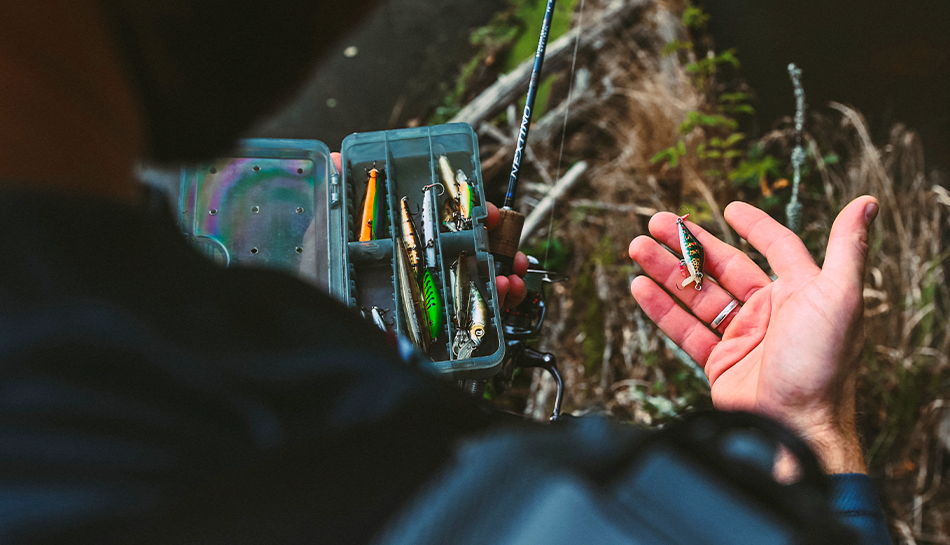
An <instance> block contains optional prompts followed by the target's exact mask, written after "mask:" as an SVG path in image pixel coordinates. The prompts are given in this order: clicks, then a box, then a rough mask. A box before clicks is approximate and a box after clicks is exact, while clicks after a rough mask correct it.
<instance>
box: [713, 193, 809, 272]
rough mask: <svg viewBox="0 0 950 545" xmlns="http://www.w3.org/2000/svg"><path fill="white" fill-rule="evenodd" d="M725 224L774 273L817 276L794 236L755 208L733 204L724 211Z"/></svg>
mask: <svg viewBox="0 0 950 545" xmlns="http://www.w3.org/2000/svg"><path fill="white" fill-rule="evenodd" d="M724 215H725V217H726V221H728V222H729V225H732V227H733V229H735V230H736V233H739V236H740V237H742V238H744V239H746V240H748V241H749V244H751V245H752V246H753V247H754V248H755V249H756V250H758V251H759V253H761V254H762V255H764V256H765V258H766V259H768V260H769V265H770V266H771V267H772V270H773V271H775V274H777V275H778V276H780V277H781V276H783V275H787V274H794V273H812V274H818V272H820V269H819V268H818V265H816V264H815V260H814V259H812V258H811V254H809V253H808V248H806V247H805V244H804V243H803V242H802V240H801V239H800V238H798V235H796V234H795V233H793V232H792V231H790V230H789V229H788V228H787V227H785V226H784V225H782V224H780V223H779V222H777V221H775V220H774V219H772V217H771V216H769V215H768V214H766V213H765V212H763V211H761V210H759V209H758V208H756V207H754V206H752V205H749V204H746V203H744V202H738V201H737V202H733V203H731V204H729V206H727V207H726V210H725V212H724Z"/></svg>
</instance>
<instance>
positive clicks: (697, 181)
mask: <svg viewBox="0 0 950 545" xmlns="http://www.w3.org/2000/svg"><path fill="white" fill-rule="evenodd" d="M683 168H684V172H686V173H687V177H688V178H689V180H691V181H692V182H693V185H695V186H696V189H697V190H698V191H699V192H700V194H702V196H703V198H704V199H706V204H708V205H709V210H710V211H712V215H713V217H714V218H715V219H716V223H718V224H719V228H720V229H722V238H723V239H725V241H726V243H727V244H729V245H730V246H735V245H736V237H734V236H732V229H730V228H729V224H728V223H726V218H725V216H723V215H722V209H721V208H719V203H718V202H716V196H715V195H713V192H712V190H711V189H709V186H708V185H706V182H704V181H703V178H702V176H700V175H699V174H697V173H696V171H695V170H693V169H692V168H690V167H687V166H686V165H685V164H684V165H683Z"/></svg>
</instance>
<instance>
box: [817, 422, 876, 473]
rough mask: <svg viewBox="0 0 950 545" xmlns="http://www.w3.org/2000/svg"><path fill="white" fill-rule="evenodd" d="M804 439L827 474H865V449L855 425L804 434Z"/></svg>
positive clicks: (866, 469) (866, 470)
mask: <svg viewBox="0 0 950 545" xmlns="http://www.w3.org/2000/svg"><path fill="white" fill-rule="evenodd" d="M802 439H804V441H805V442H806V443H807V444H808V446H809V447H811V449H812V450H813V451H814V452H815V455H816V456H817V457H818V462H819V463H820V464H821V467H822V469H823V470H824V471H825V473H827V474H829V475H831V474H836V473H864V474H867V472H868V468H867V464H866V463H865V461H864V449H863V448H862V447H861V441H860V439H859V438H858V434H857V430H855V428H854V426H853V425H849V426H842V427H835V428H832V429H819V430H812V431H810V432H806V433H803V435H802Z"/></svg>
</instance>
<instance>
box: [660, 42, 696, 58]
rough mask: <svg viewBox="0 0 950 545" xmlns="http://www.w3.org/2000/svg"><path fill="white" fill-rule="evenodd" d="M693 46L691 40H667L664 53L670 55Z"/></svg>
mask: <svg viewBox="0 0 950 545" xmlns="http://www.w3.org/2000/svg"><path fill="white" fill-rule="evenodd" d="M692 48H693V44H692V43H691V42H683V41H680V40H673V41H672V42H667V43H666V45H664V46H663V55H665V56H670V55H672V54H674V53H676V52H678V51H689V50H690V49H692Z"/></svg>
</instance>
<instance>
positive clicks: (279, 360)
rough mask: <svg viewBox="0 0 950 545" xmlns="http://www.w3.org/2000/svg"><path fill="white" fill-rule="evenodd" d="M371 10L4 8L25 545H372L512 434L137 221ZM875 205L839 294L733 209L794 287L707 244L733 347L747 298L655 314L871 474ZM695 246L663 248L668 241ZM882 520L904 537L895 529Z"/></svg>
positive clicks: (313, 296)
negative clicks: (168, 185) (501, 434)
mask: <svg viewBox="0 0 950 545" xmlns="http://www.w3.org/2000/svg"><path fill="white" fill-rule="evenodd" d="M368 4H369V2H351V3H349V4H348V5H347V8H346V11H344V10H342V9H340V8H338V7H337V6H335V5H329V6H328V5H314V4H313V3H312V2H304V1H286V2H280V3H276V4H275V3H266V5H265V3H261V4H260V5H257V4H250V5H241V6H236V5H234V4H233V3H230V2H222V1H210V0H209V1H206V2H195V3H190V2H185V1H184V0H180V1H166V2H137V1H134V0H127V1H125V0H103V1H102V2H99V1H96V0H69V1H67V0H38V1H36V2H31V3H30V4H29V5H28V6H27V5H19V4H17V5H5V6H4V7H3V10H2V15H3V16H4V20H5V21H8V22H10V23H11V27H10V28H7V29H5V31H4V32H3V33H0V67H2V68H3V70H2V73H3V74H4V79H3V84H2V85H0V127H3V136H2V138H3V142H2V145H0V187H2V189H0V222H2V228H0V239H2V241H3V247H4V248H5V250H6V252H5V253H6V256H7V257H6V258H5V259H4V260H3V265H2V266H0V361H2V365H0V392H2V395H0V436H2V437H3V440H2V441H0V541H3V542H10V543H82V542H119V543H124V542H130V541H135V540H140V541H144V542H162V543H174V542H203V543H211V542H220V543H240V542H247V543H259V542H267V543H271V542H282V543H293V542H306V543H312V542H313V541H322V542H345V543H359V542H367V541H369V540H371V539H374V538H377V537H379V536H381V535H383V534H381V532H382V531H384V529H385V528H387V527H388V528H398V524H397V525H396V526H393V524H396V523H394V521H396V520H399V513H400V512H402V511H404V510H405V509H408V506H409V505H410V504H411V502H412V501H413V498H414V497H416V496H417V495H419V494H431V493H437V492H438V491H439V488H438V487H436V488H435V489H434V492H433V488H432V484H431V483H438V482H440V481H439V480H438V475H440V474H442V472H443V471H445V468H446V467H448V468H451V467H454V466H453V464H454V463H456V460H458V459H459V458H457V457H459V456H464V452H471V451H461V450H459V446H458V445H459V444H460V442H467V441H474V443H475V444H476V445H477V444H480V443H479V441H482V439H481V438H486V437H488V438H490V437H492V436H491V435H490V433H495V432H496V430H499V429H500V427H507V426H511V424H508V423H507V422H505V421H504V419H503V417H501V416H499V415H496V414H493V413H491V412H490V411H487V410H485V409H484V408H482V407H479V406H477V405H475V404H474V403H472V402H471V401H470V400H468V399H465V398H464V397H463V396H461V395H460V394H459V393H458V392H456V391H454V390H453V389H452V388H451V387H449V386H446V385H444V384H442V383H439V382H438V381H436V380H435V379H433V378H431V377H428V376H426V375H424V374H423V373H421V372H418V371H415V370H413V369H409V368H407V366H405V365H404V364H403V363H402V362H401V361H399V359H398V357H397V355H396V354H395V352H394V350H393V349H392V347H390V346H388V345H387V341H386V338H385V337H384V336H383V335H382V334H380V333H379V332H378V331H375V330H374V329H373V328H371V327H369V326H367V325H366V324H365V322H363V321H362V320H361V319H360V318H359V317H357V316H355V315H354V314H352V313H351V312H349V311H348V310H346V309H344V308H343V307H342V306H340V305H338V304H337V303H335V302H333V301H330V300H329V299H328V298H326V297H325V296H323V295H321V294H319V293H316V292H314V291H312V290H311V289H310V288H308V287H307V286H305V285H304V284H302V283H300V282H298V281H297V280H295V279H293V278H290V277H287V276H284V275H281V274H277V273H272V272H265V271H258V270H222V269H219V268H216V267H214V266H213V265H211V264H210V263H208V262H206V261H204V260H203V259H202V258H200V257H199V256H197V255H196V254H195V253H194V252H192V251H191V250H190V248H189V247H188V246H187V245H186V243H185V242H184V241H183V240H182V239H181V237H180V236H179V234H178V232H177V229H175V227H174V225H173V222H172V221H171V219H170V218H168V217H167V216H165V215H164V214H163V213H162V212H160V211H150V210H149V209H147V208H145V207H144V206H142V205H141V204H140V202H139V201H140V197H139V189H138V188H137V186H136V184H135V183H134V181H133V178H132V169H133V166H134V165H135V164H136V163H137V162H138V161H139V160H140V159H141V158H142V157H151V158H154V159H157V160H161V161H182V160H189V159H196V158H201V157H210V156H214V155H217V154H220V153H221V152H222V151H224V150H225V149H226V148H227V146H228V145H230V144H231V143H232V142H233V140H234V138H235V137H236V136H237V135H238V134H239V133H240V131H241V130H243V129H244V127H246V126H248V124H249V123H250V122H251V121H252V120H253V119H254V117H255V116H257V115H260V114H262V113H263V112H265V111H266V110H267V108H269V107H272V106H273V105H274V104H276V102H277V100H278V99H279V97H280V96H281V95H282V94H283V93H286V92H287V91H289V90H290V89H291V88H292V85H293V84H295V83H297V82H299V81H300V79H301V78H302V77H303V76H304V75H305V74H306V70H303V69H302V67H303V66H305V65H306V64H307V63H308V62H309V61H310V60H312V58H313V57H315V56H316V55H318V54H319V53H320V52H321V51H323V50H325V49H326V47H327V46H328V45H329V44H331V43H332V42H333V40H334V39H335V38H336V37H337V36H339V35H340V33H341V32H343V31H344V30H345V28H346V27H347V26H348V25H350V24H352V22H353V21H354V20H356V19H357V17H358V15H359V12H360V11H361V10H363V9H365V8H366V6H367V5H368ZM315 21H319V28H320V31H319V32H312V31H310V30H309V29H310V27H311V26H313V25H314V24H315V23H314V22H315ZM300 27H303V28H305V29H307V31H305V32H300V31H299V30H300ZM872 205H873V199H870V198H862V199H859V200H858V201H856V202H855V203H852V204H851V205H849V207H847V208H846V209H845V210H844V211H843V212H842V214H841V215H840V216H839V219H838V221H837V222H836V224H835V230H834V232H833V234H832V240H831V244H832V245H833V249H834V252H832V251H829V256H830V257H829V262H828V263H826V266H825V269H824V270H819V269H818V268H817V267H816V266H815V265H814V264H813V263H811V262H810V258H808V256H807V252H805V251H804V248H802V247H800V242H798V241H797V239H794V237H793V236H791V235H790V234H789V233H787V231H784V230H783V229H782V228H781V227H779V226H778V225H776V224H774V222H771V220H768V218H766V217H764V216H763V215H762V214H761V213H760V212H758V211H755V210H754V209H751V208H750V207H745V206H740V205H737V206H733V207H730V209H729V210H728V212H727V214H728V218H729V221H730V222H732V224H733V225H734V226H735V228H736V229H737V231H738V232H739V233H740V234H741V235H743V236H745V237H746V238H748V239H749V240H750V242H751V243H752V244H754V245H755V246H756V247H757V248H759V249H760V250H761V251H762V252H763V253H764V254H765V255H766V256H767V257H769V259H770V261H772V260H774V261H772V263H773V266H774V268H775V270H776V271H777V273H778V274H779V280H778V281H776V282H774V283H773V282H771V281H770V280H769V279H768V277H766V276H765V275H764V273H762V272H761V271H759V270H757V269H755V268H754V265H752V263H751V262H750V261H748V260H747V258H743V256H742V255H741V254H739V253H738V252H736V251H735V250H733V249H730V248H728V247H726V246H724V245H722V244H721V243H719V242H717V241H715V240H714V239H712V238H711V237H710V236H708V235H707V234H706V233H704V232H702V231H701V230H699V229H698V228H695V227H694V229H695V232H696V233H697V236H698V237H699V239H700V240H701V241H702V243H703V244H704V245H706V247H707V251H708V253H709V266H708V267H707V270H708V272H709V274H710V275H711V276H712V277H715V278H717V279H718V280H719V282H720V284H721V285H722V287H723V288H724V289H726V290H729V292H730V293H732V294H734V295H735V296H736V297H737V298H738V299H739V300H740V301H741V302H742V303H744V305H743V306H742V308H741V309H740V310H738V311H737V312H735V313H734V314H733V315H730V316H729V317H728V321H727V322H724V323H723V325H722V326H721V327H720V331H723V328H725V330H724V336H723V338H722V340H720V339H719V338H718V336H715V335H713V334H712V333H710V332H709V330H705V331H704V326H703V325H702V323H701V322H700V321H699V320H703V321H704V322H707V323H708V322H709V321H710V318H711V316H712V314H710V313H713V314H714V313H715V312H718V311H719V310H720V309H721V308H722V307H723V306H724V303H726V302H728V301H729V300H730V299H729V298H728V296H726V293H725V292H724V291H722V290H721V289H719V288H717V287H714V286H713V285H712V284H711V283H710V284H707V288H704V290H703V291H702V292H701V293H697V294H692V293H690V294H688V295H684V302H685V303H686V304H687V305H688V306H690V308H691V309H692V310H693V311H694V314H695V316H696V317H695V318H694V317H692V316H691V315H689V314H687V313H685V312H684V311H682V310H679V308H678V307H676V306H675V305H674V304H673V303H672V301H671V300H670V299H669V298H668V297H667V296H665V295H664V294H663V293H662V292H661V291H660V290H659V289H658V288H657V287H656V286H655V285H654V284H651V283H650V282H652V281H650V280H647V279H638V280H637V281H636V282H635V283H634V285H633V288H632V289H633V292H634V295H635V296H636V297H637V298H638V300H640V301H641V304H642V305H643V307H644V308H645V309H646V310H647V312H648V313H649V314H650V315H651V316H653V317H654V319H656V320H657V322H658V323H659V324H660V326H661V327H663V328H664V329H665V330H667V332H668V333H669V334H670V336H671V337H672V338H673V339H674V340H676V341H677V342H679V343H680V344H681V345H682V346H684V349H686V350H687V352H689V353H690V354H691V355H692V356H693V357H694V358H695V359H696V360H697V361H699V362H701V363H703V364H705V365H706V368H707V372H708V373H709V374H710V377H711V380H712V382H713V396H714V401H715V403H716V404H717V406H719V407H722V408H743V409H748V410H752V411H757V412H762V413H765V414H768V415H771V416H773V417H775V418H778V419H779V420H781V421H783V422H784V423H786V424H787V425H789V426H791V427H792V429H793V430H795V431H797V432H798V433H799V434H801V435H802V436H803V437H805V438H806V440H808V441H809V443H810V445H811V446H812V448H814V449H815V450H816V451H817V452H818V454H819V456H820V459H821V461H822V463H823V464H824V467H825V469H826V470H827V471H829V472H834V473H842V472H848V473H861V472H863V461H862V456H861V450H860V446H859V444H858V442H857V438H856V436H855V434H854V426H853V410H854V409H853V396H854V393H853V379H854V372H855V369H854V364H855V361H856V360H855V358H854V353H853V350H854V349H855V347H858V346H859V345H860V342H859V340H860V339H859V337H860V336H859V333H860V330H861V323H860V318H861V313H860V306H861V296H860V293H861V292H860V285H861V273H862V270H863V263H864V257H863V251H864V240H865V236H866V229H867V223H868V222H869V221H870V219H872V218H873V210H872ZM670 222H671V218H670V217H669V216H665V215H661V216H658V217H657V218H656V219H655V220H654V222H652V223H651V230H652V232H653V233H654V235H655V236H656V237H657V238H658V239H660V240H661V241H665V242H667V243H669V240H670V237H671V236H672V235H671V228H672V227H671V226H672V224H671V223H670ZM830 250H831V249H830ZM631 255H632V256H633V257H634V258H635V259H637V260H638V261H640V262H641V263H642V264H643V266H644V269H645V270H647V272H648V273H649V274H650V275H651V276H653V277H654V278H657V279H664V278H668V277H667V276H666V275H667V274H668V272H667V269H669V271H673V270H675V269H676V267H675V266H674V267H669V265H670V263H668V261H669V259H668V258H666V257H664V255H663V254H662V253H661V252H660V251H659V250H658V247H656V246H655V243H652V242H650V241H649V240H643V239H638V240H637V241H634V243H633V244H632V245H631ZM669 274H671V273H669ZM507 280H508V281H507V282H504V281H503V282H500V285H502V286H504V285H505V284H506V283H507V284H508V286H509V287H510V289H511V292H512V296H513V300H514V301H517V299H518V298H520V297H523V284H521V281H520V278H518V276H517V275H513V276H512V277H509V278H508V279H507ZM662 281H663V280H661V282H662ZM499 295H502V294H499ZM503 296H504V295H502V297H503ZM819 320H824V322H821V321H819ZM806 335H807V336H808V339H809V344H808V347H807V348H802V347H800V346H799V345H797V344H795V343H796V341H797V340H798V339H800V338H802V337H803V336H806ZM515 425H520V424H515ZM506 429H507V428H506ZM525 433H526V434H528V435H526V437H530V436H532V435H531V434H534V433H535V432H527V431H526V432H525ZM552 433H554V439H553V440H554V441H555V442H556V443H557V444H559V445H560V449H561V450H564V451H566V452H574V453H575V454H577V453H581V452H583V451H582V449H581V445H580V444H578V440H577V438H576V437H575V438H574V439H570V437H567V433H568V432H564V433H565V437H559V435H558V433H560V432H557V431H555V432H552ZM489 442H490V441H489ZM473 448H474V447H473ZM476 451H477V449H476ZM478 452H480V451H478ZM602 455H603V454H602ZM464 467H469V466H464ZM482 470H483V471H484V472H485V473H484V474H479V475H476V476H477V477H481V476H482V475H490V471H491V468H490V467H486V468H482ZM864 479H866V477H865V478H864ZM849 480H850V481H849ZM843 481H849V482H846V483H844V484H843V485H842V486H843V487H844V488H843V489H844V490H849V491H852V492H853V491H855V490H859V489H860V488H861V487H865V488H866V487H867V486H868V483H867V481H866V480H861V478H860V477H858V478H857V480H856V481H855V479H854V478H853V476H852V477H844V478H843ZM855 483H857V484H855ZM872 492H873V491H872ZM503 493H504V491H498V492H497V494H503ZM435 508H438V509H439V510H441V511H442V512H445V513H449V512H450V511H451V506H445V505H441V506H433V509H435ZM861 508H862V509H866V510H867V511H868V513H870V515H871V519H873V520H872V522H876V523H878V524H880V521H879V518H878V519H875V518H874V517H879V516H880V513H879V508H876V509H877V510H876V511H875V506H874V505H873V504H872V505H871V506H870V508H868V507H867V505H865V504H862V505H861ZM493 520H494V519H486V520H485V522H486V524H492V522H493ZM877 530H878V531H879V530H880V527H878V528H877ZM869 535H870V534H869ZM878 536H880V533H878ZM390 537H392V536H390ZM885 538H886V536H885ZM393 539H395V538H393ZM397 541H398V540H397ZM453 541H460V540H453Z"/></svg>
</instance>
